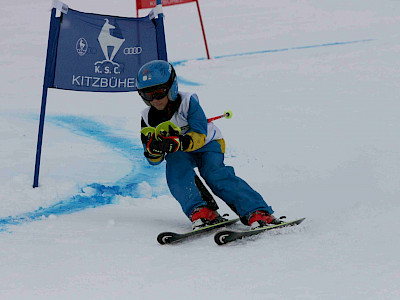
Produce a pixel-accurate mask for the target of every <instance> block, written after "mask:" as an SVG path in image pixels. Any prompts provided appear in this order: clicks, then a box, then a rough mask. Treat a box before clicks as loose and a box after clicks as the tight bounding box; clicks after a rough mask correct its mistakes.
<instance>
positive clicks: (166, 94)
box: [137, 60, 281, 230]
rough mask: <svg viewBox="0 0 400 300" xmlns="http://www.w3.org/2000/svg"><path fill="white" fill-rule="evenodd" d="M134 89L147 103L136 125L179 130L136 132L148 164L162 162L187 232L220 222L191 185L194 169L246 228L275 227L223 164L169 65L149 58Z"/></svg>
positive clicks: (215, 138) (209, 127)
mask: <svg viewBox="0 0 400 300" xmlns="http://www.w3.org/2000/svg"><path fill="white" fill-rule="evenodd" d="M137 89H138V92H139V95H140V96H141V98H142V99H143V101H144V102H145V103H146V104H147V105H148V107H147V108H146V109H144V110H143V112H142V120H141V126H142V128H144V127H156V126H157V125H159V124H160V123H162V122H165V121H171V122H172V123H174V124H175V125H176V126H178V127H180V128H181V132H180V134H177V132H174V130H173V128H170V135H169V136H163V135H159V136H158V139H156V137H155V136H154V133H153V134H148V135H147V136H146V135H144V134H142V135H141V139H142V143H143V146H144V155H145V156H146V158H147V160H148V161H149V163H150V164H152V165H156V164H159V163H161V162H162V161H163V160H164V159H165V160H166V177H167V184H168V187H169V189H170V191H171V194H172V195H173V196H174V197H175V198H176V200H178V202H179V204H180V205H181V207H182V210H183V212H184V213H185V214H186V216H187V217H188V218H189V219H190V220H191V221H192V228H193V230H195V229H198V228H201V227H203V226H207V225H211V224H215V223H218V222H221V221H222V220H223V218H222V217H221V216H220V215H219V214H218V213H217V212H216V211H215V210H213V209H210V208H209V207H208V206H207V202H206V201H205V200H203V199H202V197H201V195H200V192H199V190H198V189H197V187H196V184H195V177H196V173H195V171H194V168H196V167H197V168H198V170H199V172H200V175H201V177H202V178H203V179H204V180H205V181H206V183H207V185H208V186H209V187H210V188H211V190H212V192H213V193H214V194H215V195H216V196H218V197H219V198H221V199H222V200H223V201H225V202H226V203H227V204H228V205H229V206H230V207H231V208H232V209H233V210H234V211H235V212H236V213H237V214H238V215H239V216H240V218H241V221H242V222H243V223H244V224H246V225H250V226H251V228H252V229H255V228H259V227H263V226H266V225H267V224H279V223H281V221H279V220H278V219H276V218H275V217H274V216H273V215H272V213H273V210H272V208H271V207H270V206H268V205H267V204H266V202H265V201H264V200H263V198H262V197H261V195H260V194H259V193H257V192H256V191H255V190H253V189H252V188H251V187H250V186H249V185H248V184H247V183H246V182H245V181H244V180H242V179H241V178H239V177H237V176H236V175H235V172H234V169H233V168H232V167H229V166H225V164H224V152H225V141H224V139H223V137H222V134H221V131H220V130H219V129H218V127H217V126H215V125H214V124H213V123H212V122H210V123H208V122H207V118H206V116H205V114H204V112H203V109H202V108H201V106H200V104H199V99H198V97H197V95H196V94H193V93H184V92H180V91H178V80H177V77H176V74H175V70H174V68H173V66H172V65H171V64H169V63H168V62H166V61H162V60H154V61H150V62H148V63H146V64H145V65H143V66H142V67H141V68H140V70H139V72H138V76H137Z"/></svg>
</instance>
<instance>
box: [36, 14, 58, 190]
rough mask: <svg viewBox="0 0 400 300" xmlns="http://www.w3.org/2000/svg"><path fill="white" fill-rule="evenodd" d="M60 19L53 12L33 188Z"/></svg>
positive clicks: (37, 181)
mask: <svg viewBox="0 0 400 300" xmlns="http://www.w3.org/2000/svg"><path fill="white" fill-rule="evenodd" d="M59 19H60V18H58V20H57V18H56V9H55V8H53V9H52V10H51V18H50V29H49V40H48V43H47V56H46V66H45V72H44V80H43V92H42V105H41V109H40V121H39V132H38V139H37V147H36V161H35V173H34V178H33V187H34V188H36V187H38V186H39V170H40V157H41V154H42V142H43V129H44V119H45V114H46V102H47V90H48V88H49V87H52V86H53V80H54V69H55V54H56V52H57V40H58V33H59V28H60V22H59Z"/></svg>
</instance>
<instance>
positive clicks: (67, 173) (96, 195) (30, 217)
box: [0, 0, 400, 300]
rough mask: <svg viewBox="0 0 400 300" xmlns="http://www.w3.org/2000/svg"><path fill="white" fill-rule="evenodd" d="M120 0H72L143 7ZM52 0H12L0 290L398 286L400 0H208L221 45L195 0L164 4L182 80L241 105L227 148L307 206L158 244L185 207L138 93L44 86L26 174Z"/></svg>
mask: <svg viewBox="0 0 400 300" xmlns="http://www.w3.org/2000/svg"><path fill="white" fill-rule="evenodd" d="M115 3H116V2H110V1H94V0H87V1H78V0H70V1H68V2H67V4H68V5H69V6H70V7H72V8H74V9H77V10H80V11H86V12H94V13H102V14H111V15H120V16H135V7H134V3H133V1H118V4H117V5H116V4H115ZM49 7H50V3H49V1H48V0H37V1H28V0H20V1H2V4H1V8H0V25H1V28H2V35H1V40H0V48H1V56H0V66H1V72H0V81H1V86H2V88H1V90H0V95H1V97H0V138H1V151H0V299H222V298H223V299H335V300H337V299H352V300H354V299H374V300H375V299H400V254H399V253H400V241H399V237H400V218H399V215H400V204H399V196H400V139H399V137H398V127H399V124H400V120H399V119H400V116H399V112H400V99H399V88H400V73H399V70H400V59H399V54H400V44H399V42H400V35H399V26H400V1H398V0H352V1H349V0H326V1H317V0H279V1H256V0H246V1H243V0H241V1H239V0H218V1H215V0H214V1H212V0H201V1H200V7H201V11H202V15H203V21H204V25H205V29H206V34H207V38H208V45H209V49H210V54H211V56H212V57H213V59H212V60H209V61H208V60H205V59H204V57H205V49H204V45H203V41H202V35H201V29H200V24H199V21H198V18H197V10H196V6H195V4H194V3H190V4H183V5H178V6H171V7H166V8H164V12H165V14H166V18H165V27H166V36H167V47H168V55H169V59H170V61H171V62H173V63H174V65H175V67H176V70H177V73H178V75H179V76H180V87H181V89H182V90H184V91H195V92H196V93H197V94H198V95H199V97H200V101H201V103H202V105H203V108H204V110H205V111H206V114H207V115H208V116H209V117H211V116H215V115H218V114H221V113H222V112H224V111H225V110H227V109H231V110H232V111H233V113H234V117H233V118H232V119H230V120H220V121H217V125H218V126H219V127H220V128H221V130H222V131H223V133H224V135H225V138H226V141H227V153H226V163H227V164H229V165H232V166H234V167H235V170H236V172H237V174H238V175H239V176H241V177H243V178H244V179H245V180H246V181H248V182H249V183H250V184H251V185H252V186H253V187H254V188H255V189H256V190H257V191H259V192H260V193H261V194H262V195H264V197H265V199H266V200H267V202H268V204H270V205H272V207H273V208H274V209H275V211H276V215H278V216H279V215H287V216H288V217H289V218H290V219H293V218H298V217H307V219H306V221H305V222H304V223H303V224H302V225H301V226H299V227H297V228H291V229H286V230H282V231H280V232H279V233H278V232H275V233H272V232H271V233H267V234H265V235H264V236H259V237H257V238H251V239H249V240H246V241H239V242H237V243H233V244H230V245H227V246H224V247H219V246H217V245H216V244H215V243H214V241H213V240H212V235H208V236H204V237H201V238H200V239H198V240H195V241H189V242H185V243H182V244H179V245H171V246H160V245H158V244H157V241H156V236H157V234H158V233H159V232H161V231H166V230H172V231H182V232H183V231H185V230H187V229H189V228H190V223H189V221H188V220H187V219H186V217H185V216H184V215H183V213H182V212H181V211H180V208H179V206H178V204H177V202H176V201H175V200H174V199H173V198H172V196H171V195H170V194H169V192H168V188H167V186H166V183H165V179H164V168H165V165H161V166H159V167H150V166H148V165H147V164H146V163H145V161H144V159H143V157H142V150H141V145H140V142H139V139H138V136H139V122H140V111H141V110H142V109H143V107H144V104H143V103H142V101H141V100H140V99H139V97H138V95H137V94H136V93H129V94H127V93H121V94H100V93H97V94H89V93H78V92H68V91H59V90H50V91H49V97H48V106H47V115H46V125H45V134H44V144H43V153H42V165H41V175H40V187H39V188H37V189H32V182H33V168H34V158H35V151H36V139H37V128H38V118H39V111H40V99H41V93H42V85H43V71H44V62H45V53H46V47H47V34H48V27H49V18H50V12H49ZM145 13H146V11H142V12H141V15H144V14H145ZM219 204H220V206H221V212H229V208H227V206H226V205H224V203H223V202H222V201H219ZM231 217H233V213H231ZM243 227H244V226H243V225H237V226H236V228H243Z"/></svg>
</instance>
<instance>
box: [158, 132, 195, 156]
mask: <svg viewBox="0 0 400 300" xmlns="http://www.w3.org/2000/svg"><path fill="white" fill-rule="evenodd" d="M158 138H159V139H160V142H161V143H162V147H161V150H162V151H164V152H165V153H173V152H176V151H178V150H181V151H185V150H186V149H187V148H188V147H189V144H190V141H191V137H190V136H189V135H174V136H162V135H159V136H158Z"/></svg>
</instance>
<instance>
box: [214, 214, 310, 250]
mask: <svg viewBox="0 0 400 300" xmlns="http://www.w3.org/2000/svg"><path fill="white" fill-rule="evenodd" d="M305 219H306V218H301V219H297V220H293V221H289V222H284V223H282V224H278V225H272V226H268V227H263V228H259V229H253V230H243V231H235V230H221V231H219V232H217V233H216V234H215V235H214V241H215V243H216V244H217V245H219V246H222V245H226V244H227V243H230V242H233V241H236V240H239V239H242V238H244V237H247V236H252V235H257V234H260V233H262V232H264V231H269V230H272V229H278V228H284V227H289V226H294V225H299V224H301V223H302V222H303V221H304V220H305Z"/></svg>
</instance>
